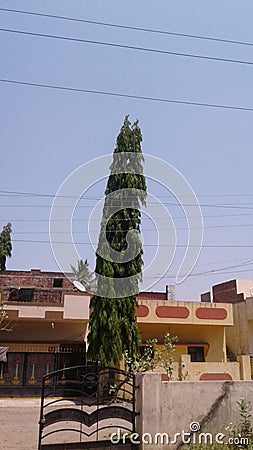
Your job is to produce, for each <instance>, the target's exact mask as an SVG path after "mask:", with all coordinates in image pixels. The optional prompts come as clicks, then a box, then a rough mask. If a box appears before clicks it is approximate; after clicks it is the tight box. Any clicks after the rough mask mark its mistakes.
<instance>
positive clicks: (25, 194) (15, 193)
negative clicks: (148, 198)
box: [0, 190, 253, 204]
mask: <svg viewBox="0 0 253 450" xmlns="http://www.w3.org/2000/svg"><path fill="white" fill-rule="evenodd" d="M1 196H14V197H15V196H17V197H50V198H55V196H56V194H46V193H41V192H39V193H38V192H23V191H5V190H0V197H1ZM57 197H58V198H74V199H78V197H76V196H73V195H57ZM163 197H165V198H168V197H172V198H174V196H173V195H172V194H167V195H159V198H163ZM187 197H189V196H183V198H187ZM197 197H253V193H252V194H198V195H197ZM86 199H89V200H101V197H99V196H95V195H85V197H80V200H86ZM250 204H251V203H250Z"/></svg>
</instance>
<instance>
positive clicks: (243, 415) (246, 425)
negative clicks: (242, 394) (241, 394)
mask: <svg viewBox="0 0 253 450" xmlns="http://www.w3.org/2000/svg"><path fill="white" fill-rule="evenodd" d="M236 403H237V405H238V409H239V414H240V425H239V427H238V428H237V427H236V426H235V425H233V424H232V422H231V423H230V424H229V425H228V426H227V427H226V428H225V430H226V431H227V432H228V435H229V437H230V438H231V439H232V441H234V443H232V442H231V445H230V448H231V449H237V450H239V449H248V450H251V449H252V448H253V444H251V440H252V425H251V417H252V415H251V409H252V408H251V404H250V402H247V401H246V400H245V399H244V398H241V399H240V400H238V401H237V402H236ZM238 441H239V443H238Z"/></svg>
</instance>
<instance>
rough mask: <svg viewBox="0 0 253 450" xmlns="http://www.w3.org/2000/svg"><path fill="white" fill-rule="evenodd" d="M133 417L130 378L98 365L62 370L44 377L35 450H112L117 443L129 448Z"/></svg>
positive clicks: (133, 378) (133, 422)
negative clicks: (86, 449) (101, 449)
mask: <svg viewBox="0 0 253 450" xmlns="http://www.w3.org/2000/svg"><path fill="white" fill-rule="evenodd" d="M135 417H136V411H135V376H134V374H132V373H129V372H125V371H122V370H118V369H115V368H101V367H99V366H97V365H86V366H76V367H68V368H64V369H62V370H58V371H56V372H52V373H50V374H48V375H45V376H44V377H43V383H42V395H41V410H40V420H39V444H38V449H39V450H42V449H55V450H56V449H71V448H72V449H82V448H99V447H101V445H102V447H103V448H111V447H115V445H113V444H115V443H117V440H118V441H119V444H122V443H123V444H124V448H126V447H131V445H130V444H129V439H128V437H129V434H131V433H134V432H135ZM112 433H113V434H112ZM112 436H113V444H112V440H111V438H112ZM100 444H101V445H100Z"/></svg>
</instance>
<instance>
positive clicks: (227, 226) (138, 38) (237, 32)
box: [0, 0, 253, 300]
mask: <svg viewBox="0 0 253 450" xmlns="http://www.w3.org/2000/svg"><path fill="white" fill-rule="evenodd" d="M0 8H11V9H19V10H24V11H33V12H40V13H45V14H52V15H59V16H68V17H74V18H80V19H86V20H91V21H100V22H108V23H114V24H121V25H128V26H136V27H143V28H152V29H156V30H165V31H170V32H177V33H184V34H194V35H202V36H209V37H213V38H221V39H229V40H236V41H243V42H249V43H252V44H253V30H252V17H253V4H252V2H250V1H244V2H241V1H239V0H237V1H235V0H227V1H226V0H224V1H223V2H220V1H218V0H212V1H211V0H209V1H208V0H206V1H205V2H203V1H197V0H195V1H191V0H187V1H186V0H185V1H180V2H179V1H176V0H174V1H168V0H166V1H165V0H164V1H162V0H161V1H158V2H155V1H148V0H145V1H143V0H141V1H139V2H136V1H132V0H129V1H128V2H116V1H112V0H107V1H102V0H100V1H87V0H85V1H79V0H76V1H75V2H69V1H65V0H61V1H59V0H57V1H54V2H52V1H49V0H44V1H43V2H42V1H22V0H19V1H16V0H12V2H11V3H10V2H7V1H3V0H2V1H0ZM0 27H1V28H5V29H13V30H22V31H28V32H36V33H44V34H54V35H61V36H68V37H72V38H81V39H87V40H95V41H103V42H113V43H117V44H123V45H130V46H139V47H146V48H154V49H160V50H166V51H171V52H179V53H189V54H198V55H206V56H211V57H219V58H226V59H234V60H245V61H251V62H253V54H252V48H253V47H252V46H246V45H239V44H228V43H221V42H214V41H207V40H200V39H193V38H186V37H180V36H170V35H161V34H158V33H147V32H141V31H133V30H123V29H119V28H112V27H105V26H101V25H100V26H99V25H94V24H87V23H77V22H71V21H64V20H57V19H53V18H45V17H36V16H29V15H25V14H18V13H11V12H6V11H0ZM0 38H1V45H0V61H1V66H0V78H1V79H9V80H17V81H25V82H32V83H41V84H51V85H59V86H68V87H73V88H81V89H88V90H98V91H110V92H117V93H124V94H130V95H139V96H148V97H159V98H167V99H175V100H183V101H190V102H191V101H192V102H200V103H212V104H220V105H232V106H240V107H249V108H252V107H253V89H252V79H253V77H252V75H253V66H252V65H243V64H235V63H229V62H224V61H223V62H222V61H210V60H202V59H195V58H187V57H182V56H173V55H165V54H155V53H150V52H140V51H136V50H130V49H123V48H115V47H106V46H101V45H94V44H87V43H77V42H70V41H68V42H67V41H62V40H55V39H49V38H43V37H36V36H31V35H30V36H28V35H20V34H15V33H8V32H3V31H0ZM0 99H1V101H0V111H1V120H0V136H1V179H0V190H1V192H0V197H1V198H0V204H1V215H0V225H1V226H2V225H4V224H5V223H6V222H7V221H10V222H11V223H12V225H13V256H12V258H11V259H10V260H9V261H8V268H9V269H16V270H19V269H23V270H26V269H27V270H28V269H30V268H41V269H43V270H57V264H56V262H55V260H54V257H53V254H52V251H51V248H50V244H49V243H48V242H49V235H48V222H49V215H50V207H51V204H52V200H53V196H54V194H55V193H56V192H57V190H58V188H59V187H60V185H61V184H62V182H63V181H64V179H65V178H66V177H67V176H68V175H69V174H70V173H71V172H72V171H74V170H75V169H76V168H78V167H79V166H80V165H82V164H85V163H87V162H88V161H89V160H91V159H93V158H96V157H99V156H103V155H105V154H110V153H112V152H113V150H114V143H115V139H116V136H117V134H118V132H119V129H120V127H121V124H122V122H123V119H124V116H125V115H126V114H130V119H131V121H134V120H135V119H136V118H138V119H139V120H140V127H141V130H142V134H143V146H142V148H143V152H144V153H147V154H151V155H153V156H156V157H158V158H162V159H164V160H165V161H167V162H168V163H170V164H172V165H173V166H174V167H175V168H176V169H177V170H179V171H180V172H181V173H182V174H183V176H184V177H185V178H186V179H187V180H188V182H189V183H190V184H191V186H192V188H193V190H194V191H195V193H196V195H197V197H198V199H199V202H200V204H201V205H202V214H203V219H204V242H203V244H204V245H203V248H202V251H201V254H200V257H199V260H198V262H197V264H196V266H195V268H194V270H193V272H192V274H191V276H189V277H188V278H187V280H186V281H185V282H183V283H182V284H179V285H178V286H177V287H176V297H177V298H178V299H181V300H183V299H198V298H199V294H200V293H201V292H204V291H206V290H209V288H210V286H211V285H213V284H216V283H219V282H222V281H225V280H227V279H232V278H243V279H253V277H252V267H253V256H252V245H253V244H252V226H253V205H252V199H253V188H252V167H253V164H252V159H253V157H252V154H253V152H252V120H253V112H250V111H249V112H247V111H237V110H227V109H216V108H206V107H197V106H188V105H180V104H169V103H161V102H155V101H144V100H136V99H128V98H120V97H110V96H104V95H95V94H85V93H76V92H69V91H65V92H64V91H60V90H58V91H57V90H53V89H44V88H38V87H31V86H21V85H15V84H7V83H3V82H0ZM104 186H105V181H104V182H99V183H97V184H96V185H95V186H92V188H91V189H90V191H89V198H87V199H85V200H82V201H81V202H80V205H79V206H80V207H78V208H77V210H76V212H75V214H74V217H73V218H74V222H73V230H74V236H75V239H76V241H77V242H81V244H80V245H79V244H78V249H79V252H80V255H81V257H83V258H86V257H87V258H88V260H89V261H90V266H91V267H93V264H94V251H93V249H92V247H91V245H89V244H88V243H87V244H85V243H86V242H88V235H87V220H88V218H89V215H90V212H91V208H92V207H93V206H94V205H95V203H96V201H97V200H96V199H97V198H100V197H102V195H103V191H104ZM148 188H149V190H150V192H152V193H153V194H154V195H157V196H158V197H159V196H160V198H161V199H162V200H164V201H165V199H166V202H169V201H170V200H171V197H170V192H168V191H166V192H165V190H163V189H161V188H160V187H159V186H157V185H156V184H155V183H153V182H150V183H148ZM10 192H16V193H19V195H10V194H9V193H10ZM21 193H34V194H38V193H39V194H45V196H37V195H35V196H33V197H31V196H25V195H23V194H21ZM173 202H174V203H175V206H168V208H169V210H170V213H171V215H172V218H173V220H174V223H175V227H176V229H177V231H178V242H179V243H181V244H186V243H187V230H186V227H187V222H186V220H185V218H184V217H183V216H184V214H183V210H182V208H181V207H180V205H177V204H176V203H177V202H176V201H175V200H174V201H173ZM149 225H150V224H149ZM149 225H148V222H147V221H146V222H145V220H143V224H142V230H143V239H144V252H145V253H144V256H145V263H146V264H147V263H148V262H149V261H151V259H152V258H153V256H154V254H155V247H154V248H149V247H146V248H145V242H146V244H147V243H150V242H151V241H152V242H155V238H154V237H153V233H152V231H150V227H149ZM157 226H158V227H159V226H162V224H161V223H159V219H158V223H157ZM149 233H151V235H150V234H149ZM34 241H42V242H34ZM216 246H218V247H216ZM182 256H183V250H182V249H181V248H178V250H177V252H176V255H175V260H174V262H173V263H172V265H171V267H170V269H169V270H168V273H167V275H165V276H164V277H163V278H162V279H159V276H160V272H159V267H157V266H156V265H155V264H154V272H153V276H154V281H155V280H156V279H157V280H159V281H158V283H157V284H156V285H155V286H153V287H152V290H163V289H164V287H165V284H174V282H175V277H174V275H175V273H176V272H177V270H178V267H179V265H180V261H181V259H182ZM213 271H215V272H214V273H213Z"/></svg>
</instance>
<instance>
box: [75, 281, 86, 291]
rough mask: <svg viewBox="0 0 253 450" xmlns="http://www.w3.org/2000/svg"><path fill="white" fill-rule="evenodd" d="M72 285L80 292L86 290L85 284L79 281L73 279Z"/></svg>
mask: <svg viewBox="0 0 253 450" xmlns="http://www.w3.org/2000/svg"><path fill="white" fill-rule="evenodd" d="M73 285H74V286H75V287H76V288H77V289H78V290H79V291H81V292H86V289H85V286H84V285H83V284H82V283H80V281H77V280H74V281H73Z"/></svg>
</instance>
